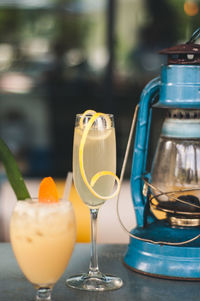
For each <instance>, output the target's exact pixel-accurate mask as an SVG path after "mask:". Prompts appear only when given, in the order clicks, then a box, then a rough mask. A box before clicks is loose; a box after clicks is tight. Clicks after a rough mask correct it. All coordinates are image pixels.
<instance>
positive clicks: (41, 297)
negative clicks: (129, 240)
mask: <svg viewBox="0 0 200 301" xmlns="http://www.w3.org/2000/svg"><path fill="white" fill-rule="evenodd" d="M51 291H52V289H51V288H49V287H40V288H38V289H37V292H36V298H35V300H36V301H51Z"/></svg>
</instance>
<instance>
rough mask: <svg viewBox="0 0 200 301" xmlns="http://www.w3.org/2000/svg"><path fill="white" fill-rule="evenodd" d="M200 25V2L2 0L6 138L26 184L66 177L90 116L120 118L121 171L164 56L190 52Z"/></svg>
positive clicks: (0, 86)
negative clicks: (169, 51)
mask: <svg viewBox="0 0 200 301" xmlns="http://www.w3.org/2000/svg"><path fill="white" fill-rule="evenodd" d="M199 20H200V1H198V0H159V1H156V0H95V1H94V0H73V1H72V0H15V1H14V0H0V136H1V137H2V138H3V139H4V140H5V141H6V142H7V144H8V145H9V147H10V148H11V150H12V151H13V153H14V155H15V157H16V158H17V160H18V162H19V165H20V168H21V171H22V173H23V175H24V176H26V177H30V178H38V177H44V176H49V175H51V176H53V177H55V178H65V177H66V174H67V172H68V171H71V170H72V144H73V125H74V119H75V114H76V113H81V112H83V111H85V110H86V109H93V110H97V111H103V112H106V113H114V114H115V124H116V134H117V152H118V169H119V170H120V169H121V165H122V161H123V156H124V152H125V147H126V143H127V139H128V133H129V129H130V124H131V119H132V116H133V113H134V108H135V105H136V104H137V103H138V102H139V98H140V94H141V91H142V89H143V88H144V86H145V84H146V83H147V82H148V81H149V80H151V79H152V78H153V77H155V76H157V75H159V73H160V66H161V64H162V63H163V58H162V57H161V56H160V55H158V51H159V50H160V49H163V48H165V47H170V46H172V45H175V44H177V43H182V42H186V41H187V40H188V39H189V38H190V36H191V34H192V32H193V31H194V30H195V29H196V28H197V27H199V26H200V21H199ZM156 116H157V115H156ZM155 119H156V118H155ZM129 161H131V158H130V159H129ZM130 169H131V163H130V162H129V164H128V166H127V170H126V176H127V177H128V176H129V175H130ZM1 173H2V174H3V169H2V167H1Z"/></svg>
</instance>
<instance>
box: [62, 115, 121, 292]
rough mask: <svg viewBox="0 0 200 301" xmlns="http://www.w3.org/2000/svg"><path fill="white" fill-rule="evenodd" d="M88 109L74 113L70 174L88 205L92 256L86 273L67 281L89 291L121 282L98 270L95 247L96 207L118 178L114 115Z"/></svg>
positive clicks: (102, 288) (109, 287)
mask: <svg viewBox="0 0 200 301" xmlns="http://www.w3.org/2000/svg"><path fill="white" fill-rule="evenodd" d="M87 112H88V111H86V112H85V113H84V114H83V115H81V114H77V115H76V122H75V130H74V146H73V178H74V184H75V187H76V190H77V191H78V193H79V195H80V197H81V199H82V201H83V202H84V203H85V204H86V205H87V206H88V207H89V209H90V214H91V258H90V265H89V271H88V273H84V274H80V275H75V276H72V277H70V278H69V279H67V280H66V284H67V285H68V286H69V287H72V288H76V289H82V290H88V291H105V290H114V289H118V288H120V287H121V286H122V284H123V282H122V280H121V279H120V278H119V277H115V276H111V275H104V274H102V273H101V272H100V270H99V266H98V256H97V249H96V235H97V216H98V211H99V208H100V206H101V205H102V204H103V203H104V202H105V200H106V199H108V198H110V197H112V196H113V194H112V191H113V188H114V183H115V180H116V178H117V177H116V176H115V172H116V141H115V127H114V117H113V115H107V114H101V113H96V112H95V111H89V112H88V113H87ZM94 115H95V116H94ZM92 119H93V120H92ZM89 123H90V125H89ZM94 175H95V176H94ZM94 178H95V180H94ZM92 182H93V183H92ZM118 184H119V183H118ZM111 194H112V195H111Z"/></svg>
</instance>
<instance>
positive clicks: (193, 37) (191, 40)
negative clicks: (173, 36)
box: [186, 27, 200, 44]
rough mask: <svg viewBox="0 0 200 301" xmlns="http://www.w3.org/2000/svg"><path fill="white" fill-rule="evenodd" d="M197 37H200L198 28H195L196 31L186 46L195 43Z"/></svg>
mask: <svg viewBox="0 0 200 301" xmlns="http://www.w3.org/2000/svg"><path fill="white" fill-rule="evenodd" d="M199 37H200V27H199V28H197V29H196V30H195V31H194V32H193V34H192V36H191V38H190V39H189V41H188V42H187V43H186V44H192V43H194V42H196V40H198V38H199Z"/></svg>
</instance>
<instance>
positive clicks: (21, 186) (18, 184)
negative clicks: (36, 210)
mask: <svg viewBox="0 0 200 301" xmlns="http://www.w3.org/2000/svg"><path fill="white" fill-rule="evenodd" d="M0 160H1V161H2V163H3V165H4V168H5V171H6V174H7V177H8V180H9V182H10V184H11V186H12V188H13V190H14V192H15V195H16V197H17V199H18V200H25V199H28V198H31V197H30V194H29V192H28V189H27V188H26V185H25V183H24V179H23V176H22V174H21V172H20V170H19V167H18V165H17V162H16V160H15V158H14V157H13V154H12V153H11V151H10V149H9V148H8V146H7V145H6V143H5V142H4V141H3V140H2V139H1V138H0Z"/></svg>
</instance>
